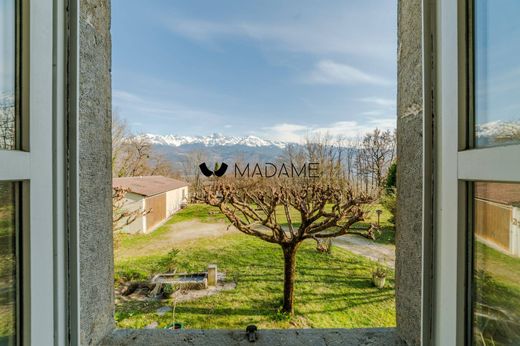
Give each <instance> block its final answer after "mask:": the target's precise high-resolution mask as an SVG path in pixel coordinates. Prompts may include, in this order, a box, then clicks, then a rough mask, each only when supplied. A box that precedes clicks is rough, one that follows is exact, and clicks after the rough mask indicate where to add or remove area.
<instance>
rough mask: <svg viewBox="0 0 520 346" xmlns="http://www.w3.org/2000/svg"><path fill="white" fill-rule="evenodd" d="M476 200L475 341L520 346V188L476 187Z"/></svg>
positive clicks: (493, 184) (474, 192)
mask: <svg viewBox="0 0 520 346" xmlns="http://www.w3.org/2000/svg"><path fill="white" fill-rule="evenodd" d="M473 196H474V197H473V220H472V221H473V232H472V238H473V241H472V242H471V245H470V246H471V247H472V248H473V253H472V255H473V270H472V273H471V275H472V282H473V284H472V290H473V291H472V319H473V341H474V343H476V344H479V345H513V344H518V343H520V184H507V183H488V182H476V183H474V189H473Z"/></svg>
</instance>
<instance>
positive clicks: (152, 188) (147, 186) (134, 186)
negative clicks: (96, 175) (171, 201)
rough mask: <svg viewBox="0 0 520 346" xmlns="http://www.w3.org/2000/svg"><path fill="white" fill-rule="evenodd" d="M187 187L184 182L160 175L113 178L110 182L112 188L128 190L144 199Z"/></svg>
mask: <svg viewBox="0 0 520 346" xmlns="http://www.w3.org/2000/svg"><path fill="white" fill-rule="evenodd" d="M188 185H189V184H188V183H187V182H185V181H181V180H177V179H172V178H166V177H163V176H161V175H154V176H144V177H124V178H114V179H113V181H112V187H120V188H124V189H128V190H130V192H133V193H136V194H138V195H142V196H146V197H148V196H153V195H157V194H160V193H164V192H167V191H171V190H176V189H180V188H181V187H185V186H188Z"/></svg>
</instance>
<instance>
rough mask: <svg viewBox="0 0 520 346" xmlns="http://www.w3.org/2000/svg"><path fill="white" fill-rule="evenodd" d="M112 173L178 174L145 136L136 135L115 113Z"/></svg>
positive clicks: (127, 174)
mask: <svg viewBox="0 0 520 346" xmlns="http://www.w3.org/2000/svg"><path fill="white" fill-rule="evenodd" d="M112 175H113V176H114V177H133V176H140V175H164V176H170V177H177V176H178V174H177V173H176V172H175V171H174V170H173V167H172V165H171V163H170V161H168V160H167V159H166V158H165V157H164V156H163V155H161V154H159V153H158V152H157V151H156V150H154V147H153V145H152V143H151V142H150V141H149V140H148V139H147V138H146V137H145V136H136V135H134V134H133V133H132V132H131V131H130V130H129V129H128V125H127V123H126V122H125V121H124V120H122V119H120V118H119V117H118V116H117V114H116V116H114V118H113V119H112Z"/></svg>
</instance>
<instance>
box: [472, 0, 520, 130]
mask: <svg viewBox="0 0 520 346" xmlns="http://www.w3.org/2000/svg"><path fill="white" fill-rule="evenodd" d="M475 9H476V15H475V28H476V29H475V89H476V90H475V94H476V102H475V106H476V110H475V113H476V121H475V122H476V123H477V124H485V123H488V122H494V121H520V98H519V96H518V95H519V94H520V60H519V59H518V55H519V53H520V52H519V50H520V25H519V22H518V14H519V13H520V1H518V0H501V1H489V0H477V1H476V3H475Z"/></svg>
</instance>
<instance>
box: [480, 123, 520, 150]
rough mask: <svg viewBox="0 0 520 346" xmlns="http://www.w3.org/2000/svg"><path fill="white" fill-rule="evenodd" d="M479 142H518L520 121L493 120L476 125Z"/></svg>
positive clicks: (489, 143) (484, 143) (494, 143)
mask: <svg viewBox="0 0 520 346" xmlns="http://www.w3.org/2000/svg"><path fill="white" fill-rule="evenodd" d="M476 137H477V141H478V143H479V144H483V145H498V144H508V143H512V142H517V141H518V140H519V139H520V121H491V122H488V123H484V124H479V125H477V127H476Z"/></svg>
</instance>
